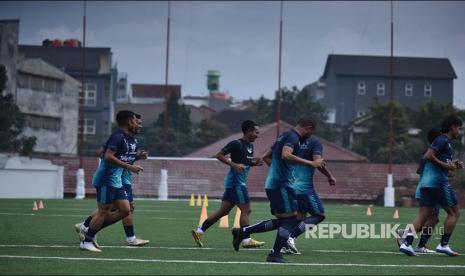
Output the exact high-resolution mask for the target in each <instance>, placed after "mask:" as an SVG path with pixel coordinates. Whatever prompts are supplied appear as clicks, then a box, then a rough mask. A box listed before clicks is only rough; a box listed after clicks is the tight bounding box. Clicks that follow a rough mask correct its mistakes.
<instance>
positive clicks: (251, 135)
mask: <svg viewBox="0 0 465 276" xmlns="http://www.w3.org/2000/svg"><path fill="white" fill-rule="evenodd" d="M241 129H242V133H244V137H247V139H248V140H249V141H250V142H253V141H255V139H257V137H258V134H259V130H258V125H257V123H255V122H254V121H252V120H246V121H243V122H242V124H241Z"/></svg>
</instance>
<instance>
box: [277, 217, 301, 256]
mask: <svg viewBox="0 0 465 276" xmlns="http://www.w3.org/2000/svg"><path fill="white" fill-rule="evenodd" d="M278 220H280V221H281V226H280V227H279V228H278V232H277V233H276V239H275V241H274V245H273V251H272V252H273V253H274V254H279V253H280V252H281V248H283V247H284V246H285V245H286V242H287V239H289V235H290V234H291V232H290V230H291V229H293V228H294V227H296V225H297V223H298V220H297V219H296V217H290V218H284V219H281V218H280V219H278Z"/></svg>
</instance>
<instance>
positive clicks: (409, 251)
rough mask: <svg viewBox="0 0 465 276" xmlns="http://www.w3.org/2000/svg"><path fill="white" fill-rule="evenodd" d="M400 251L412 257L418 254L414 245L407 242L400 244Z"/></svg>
mask: <svg viewBox="0 0 465 276" xmlns="http://www.w3.org/2000/svg"><path fill="white" fill-rule="evenodd" d="M399 251H400V252H402V253H405V255H407V256H410V257H413V256H416V255H417V254H416V253H415V250H413V247H412V246H411V245H406V244H405V243H403V244H401V245H400V248H399Z"/></svg>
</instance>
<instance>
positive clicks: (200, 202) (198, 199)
mask: <svg viewBox="0 0 465 276" xmlns="http://www.w3.org/2000/svg"><path fill="white" fill-rule="evenodd" d="M197 206H202V197H201V196H200V194H199V195H198V196H197Z"/></svg>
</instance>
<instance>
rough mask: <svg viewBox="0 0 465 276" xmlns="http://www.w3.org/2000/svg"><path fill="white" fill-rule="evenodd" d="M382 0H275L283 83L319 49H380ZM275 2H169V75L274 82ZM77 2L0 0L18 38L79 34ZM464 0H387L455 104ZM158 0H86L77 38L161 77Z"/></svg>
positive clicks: (136, 74)
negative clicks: (440, 69) (450, 74)
mask: <svg viewBox="0 0 465 276" xmlns="http://www.w3.org/2000/svg"><path fill="white" fill-rule="evenodd" d="M389 7H390V4H389V2H380V1H374V2H371V3H370V2H352V1H350V2H288V1H285V2H284V35H283V77H282V84H283V86H288V87H289V86H293V85H295V86H297V87H299V88H301V87H302V86H304V85H306V84H309V83H311V82H313V81H315V80H317V79H318V78H319V77H320V76H321V74H322V72H323V68H324V65H325V61H326V57H327V55H328V54H331V53H334V54H367V55H389ZM279 8H280V2H278V1H273V2H271V1H270V2H265V1H261V2H249V1H247V2H245V1H244V2H237V1H231V2H219V1H218V2H200V1H199V2H198V1H192V2H187V1H186V2H178V1H172V3H171V48H170V52H171V55H170V78H169V79H170V83H174V84H181V85H182V90H183V94H184V95H206V94H207V89H206V77H205V75H206V73H207V70H210V69H216V70H219V71H220V73H221V79H220V89H221V90H227V91H229V92H230V94H231V95H232V96H234V97H235V98H241V99H246V98H249V97H252V98H257V97H258V96H259V95H261V94H263V95H265V96H266V97H268V98H271V97H273V93H274V91H275V90H276V89H277V72H278V69H277V67H278V31H279ZM82 11H83V2H60V1H53V2H42V1H30V2H17V1H15V2H9V1H2V2H0V19H16V18H19V19H20V20H21V21H20V35H19V42H20V44H34V45H40V44H41V42H42V40H43V39H45V38H52V39H53V38H59V39H63V40H64V39H67V38H78V39H82ZM464 15H465V2H459V1H457V2H444V1H437V2H431V1H430V2H416V1H415V2H394V18H395V36H394V53H395V55H400V56H422V57H447V58H449V59H450V60H451V62H452V65H453V66H454V69H455V72H456V74H457V75H458V78H457V79H456V80H455V81H454V104H455V105H457V106H459V107H462V108H465V16H464ZM166 17H167V2H165V1H159V2H92V1H89V2H87V46H94V47H111V48H112V51H113V53H114V55H113V57H114V59H113V61H114V62H116V63H117V65H118V70H119V71H120V72H126V73H128V74H129V82H130V83H164V68H165V50H166V48H165V43H166Z"/></svg>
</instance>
